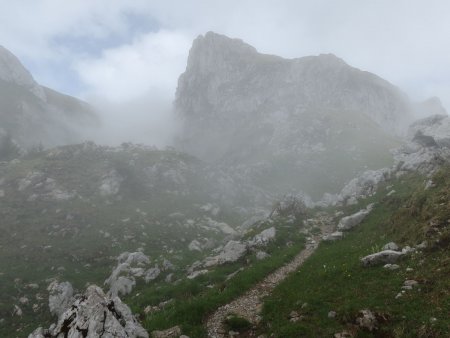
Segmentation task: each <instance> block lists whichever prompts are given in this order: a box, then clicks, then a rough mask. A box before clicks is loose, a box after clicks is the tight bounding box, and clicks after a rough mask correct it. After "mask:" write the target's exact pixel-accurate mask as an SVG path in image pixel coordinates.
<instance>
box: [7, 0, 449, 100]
mask: <svg viewBox="0 0 450 338" xmlns="http://www.w3.org/2000/svg"><path fill="white" fill-rule="evenodd" d="M0 22H1V29H0V44H1V45H3V46H5V47H6V48H8V49H10V50H11V51H12V52H13V53H14V54H16V55H17V56H18V57H19V58H20V59H21V60H22V62H23V63H24V64H25V65H26V66H27V68H28V69H30V71H31V72H32V74H33V75H34V77H35V78H36V79H37V81H38V82H40V83H41V84H44V85H47V86H49V87H52V88H54V89H57V90H59V91H62V92H65V93H68V94H71V95H75V96H78V97H82V98H84V99H88V100H92V99H93V98H94V97H97V98H98V97H102V98H103V99H104V98H106V99H108V100H112V101H113V102H126V101H128V100H133V99H136V98H140V97H142V96H149V95H150V96H152V95H153V96H154V97H158V98H159V99H165V100H172V98H173V95H174V92H175V88H176V83H177V78H178V76H179V74H180V73H181V72H183V70H184V68H185V66H186V58H187V55H188V51H189V47H190V45H191V42H192V40H193V39H194V38H195V37H196V36H198V35H199V34H204V33H205V32H207V31H210V30H212V31H215V32H218V33H222V34H226V35H228V36H230V37H238V38H241V39H243V40H244V41H246V42H248V43H249V44H251V45H253V46H255V47H256V48H257V49H258V50H259V51H260V52H264V53H270V54H277V55H281V56H283V57H287V58H293V57H300V56H305V55H316V54H320V53H334V54H336V55H337V56H339V57H341V58H343V59H344V60H345V61H346V62H347V63H349V64H351V65H352V66H355V67H358V68H360V69H363V70H368V71H371V72H374V73H376V74H378V75H380V76H382V77H384V78H385V79H387V80H389V81H390V82H392V83H394V84H395V85H398V86H399V87H401V88H402V89H403V90H405V91H406V92H407V93H408V94H409V95H410V96H412V97H413V98H414V99H424V98H426V97H428V96H432V95H436V96H439V97H440V98H441V99H442V101H443V102H444V104H445V105H446V107H447V108H449V107H450V1H447V0H442V1H437V0H426V1H425V0H421V1H419V0H417V1H416V0H378V1H376V0H371V1H369V0H340V1H335V0H328V1H325V0H311V1H301V0H293V1H290V0H277V1H275V0H273V1H264V0H247V1H246V0H226V1H214V0H193V1H187V0H180V1H170V0H164V1H152V0H127V1H125V0H122V1H119V0H64V1H60V0H18V1H11V0H0Z"/></svg>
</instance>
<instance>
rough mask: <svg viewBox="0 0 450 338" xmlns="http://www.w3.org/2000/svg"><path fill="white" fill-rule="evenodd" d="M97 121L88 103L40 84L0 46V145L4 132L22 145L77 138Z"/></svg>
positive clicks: (73, 140)
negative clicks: (82, 130) (83, 130)
mask: <svg viewBox="0 0 450 338" xmlns="http://www.w3.org/2000/svg"><path fill="white" fill-rule="evenodd" d="M98 123H99V121H98V118H97V116H96V114H95V112H94V110H93V109H92V108H91V107H90V106H89V105H88V104H87V103H85V102H82V101H80V100H78V99H76V98H74V97H70V96H68V95H64V94H61V93H59V92H57V91H55V90H52V89H50V88H46V87H44V86H41V85H39V84H38V83H37V82H36V81H35V80H34V78H33V76H32V75H31V73H30V72H29V71H28V70H27V69H26V68H25V67H24V66H23V65H22V63H21V62H20V61H19V59H18V58H17V57H16V56H15V55H14V54H12V53H11V52H10V51H9V50H7V49H6V48H5V47H2V46H0V148H1V146H2V144H3V142H5V141H4V140H3V138H4V137H5V135H7V138H9V137H10V138H12V139H13V140H14V141H15V142H16V143H17V144H18V145H20V147H22V148H30V147H33V146H35V145H38V144H42V145H44V146H55V145H61V144H68V143H73V142H79V141H81V140H82V139H83V136H82V135H81V132H80V130H81V129H83V128H90V127H95V126H98ZM0 158H2V154H0Z"/></svg>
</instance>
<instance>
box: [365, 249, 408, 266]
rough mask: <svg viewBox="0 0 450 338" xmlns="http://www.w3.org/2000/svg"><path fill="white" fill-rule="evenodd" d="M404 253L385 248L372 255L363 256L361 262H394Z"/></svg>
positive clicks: (370, 264) (369, 264)
mask: <svg viewBox="0 0 450 338" xmlns="http://www.w3.org/2000/svg"><path fill="white" fill-rule="evenodd" d="M403 255H404V253H402V252H398V251H393V250H383V251H380V252H377V253H374V254H372V255H368V256H366V257H363V258H361V263H362V264H363V265H364V266H372V265H380V264H392V263H395V262H397V261H398V260H399V259H400V257H402V256H403Z"/></svg>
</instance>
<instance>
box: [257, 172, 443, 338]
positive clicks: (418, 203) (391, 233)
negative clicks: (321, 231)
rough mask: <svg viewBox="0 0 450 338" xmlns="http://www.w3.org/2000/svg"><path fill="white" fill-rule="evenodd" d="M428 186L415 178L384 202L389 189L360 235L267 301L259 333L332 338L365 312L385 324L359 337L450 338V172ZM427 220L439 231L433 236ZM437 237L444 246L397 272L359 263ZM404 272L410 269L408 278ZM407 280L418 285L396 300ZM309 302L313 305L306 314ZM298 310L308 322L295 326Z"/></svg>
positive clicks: (325, 246) (333, 247)
mask: <svg viewBox="0 0 450 338" xmlns="http://www.w3.org/2000/svg"><path fill="white" fill-rule="evenodd" d="M423 182H424V178H422V177H418V176H417V175H416V176H410V177H405V178H402V179H400V180H397V181H395V182H391V183H389V184H393V185H394V187H393V189H395V190H396V193H395V194H393V195H392V196H390V197H383V196H384V195H385V192H386V190H384V192H383V191H379V192H378V194H377V196H379V197H375V198H373V200H374V201H375V202H377V205H376V207H375V209H374V211H373V212H372V213H371V214H370V216H369V217H367V218H366V220H365V221H364V222H363V223H362V224H361V225H360V226H359V227H358V228H356V229H355V230H354V231H352V232H350V233H349V234H348V235H347V236H346V237H345V238H344V239H343V240H341V241H338V242H335V243H322V244H321V245H320V247H319V249H318V250H317V251H316V253H315V254H314V255H313V256H312V257H311V258H310V259H309V260H308V261H307V262H306V263H305V264H304V266H303V267H302V268H301V269H300V270H299V271H298V272H297V273H295V274H293V275H292V276H290V277H289V278H288V279H287V280H286V281H284V282H283V283H282V284H280V285H279V286H278V287H277V289H276V290H275V292H274V293H273V294H272V295H271V296H270V297H268V299H267V300H266V301H265V305H264V310H263V312H264V322H263V325H262V326H261V327H260V329H261V331H263V332H270V333H273V334H274V336H275V337H283V338H288V337H331V336H332V335H333V334H334V333H336V332H341V331H343V330H344V329H347V330H350V331H351V330H352V326H351V325H349V323H352V322H354V320H355V318H356V316H357V313H358V311H359V310H362V309H367V308H368V309H370V310H372V311H375V312H378V313H380V314H383V315H384V316H385V317H386V318H387V320H386V322H383V323H381V325H380V329H379V330H378V331H377V332H372V333H370V332H365V331H359V332H358V333H357V336H358V337H449V336H450V317H449V316H450V277H449V276H450V255H449V246H448V243H449V241H448V238H449V235H448V234H449V223H448V222H449V219H450V217H449V216H450V215H449V210H450V203H449V192H450V172H449V170H448V168H445V169H443V170H442V171H441V172H440V173H439V174H438V175H436V177H435V178H434V182H435V183H436V187H435V188H432V189H429V190H424V189H423V187H424V185H423ZM354 209H357V208H356V207H355V208H354ZM349 211H350V210H349ZM430 221H431V222H432V223H433V224H435V225H436V226H435V228H438V230H436V229H435V230H430ZM437 231H440V232H441V235H439V234H438V233H437ZM438 235H439V236H440V237H441V241H440V242H439V244H437V245H434V246H433V248H429V249H427V250H424V252H423V253H421V254H417V255H412V256H410V257H408V258H405V259H404V260H403V261H401V262H400V263H399V264H400V266H401V268H400V269H398V270H395V271H388V270H385V269H383V268H382V267H372V268H364V267H362V266H361V264H360V262H359V259H360V257H362V256H365V255H368V254H371V253H373V252H374V251H378V250H379V249H380V248H381V247H382V246H383V245H384V244H386V243H387V242H389V241H396V242H397V243H399V244H403V245H406V244H409V245H415V244H418V243H420V242H421V241H422V240H424V239H427V240H428V241H429V242H430V243H431V242H433V241H434V240H435V238H436V237H437V236H438ZM407 267H410V268H412V269H413V270H412V271H410V272H407V271H406V268H407ZM406 279H414V280H416V281H418V282H419V283H420V286H419V287H418V288H416V289H414V290H412V291H408V292H406V293H405V294H404V295H403V296H402V297H401V298H399V299H395V296H396V295H397V293H398V292H400V290H401V286H402V285H403V282H404V281H405V280H406ZM304 303H307V304H308V305H307V306H306V307H304V308H303V309H302V308H301V306H302V304H304ZM293 310H296V311H298V312H299V313H301V314H304V315H305V319H304V320H302V321H299V322H297V323H292V322H290V321H289V313H290V312H291V311H293ZM332 310H333V311H336V312H337V316H336V318H335V319H330V318H328V312H329V311H332ZM431 318H436V319H437V320H436V321H433V320H431Z"/></svg>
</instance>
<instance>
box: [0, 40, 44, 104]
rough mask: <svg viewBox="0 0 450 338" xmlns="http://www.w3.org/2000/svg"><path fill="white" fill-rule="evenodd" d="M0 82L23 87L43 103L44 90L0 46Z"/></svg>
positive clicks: (15, 58) (14, 58) (18, 62)
mask: <svg viewBox="0 0 450 338" xmlns="http://www.w3.org/2000/svg"><path fill="white" fill-rule="evenodd" d="M0 80H2V81H5V82H7V83H13V84H17V85H19V86H23V87H25V88H26V89H28V90H29V91H31V92H32V93H33V94H34V95H36V96H37V97H38V98H39V99H41V100H43V101H45V100H46V95H45V92H44V89H43V88H42V87H40V86H39V85H38V84H37V83H36V81H35V80H34V78H33V76H32V75H31V74H30V72H29V71H28V70H27V69H26V68H25V67H24V66H23V65H22V63H21V62H20V61H19V59H18V58H17V57H16V56H15V55H14V54H12V53H11V52H10V51H9V50H8V49H6V48H5V47H3V46H1V45H0Z"/></svg>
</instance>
